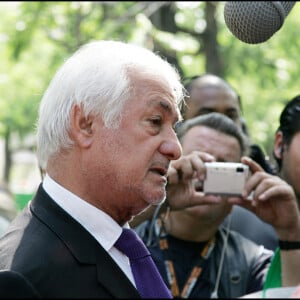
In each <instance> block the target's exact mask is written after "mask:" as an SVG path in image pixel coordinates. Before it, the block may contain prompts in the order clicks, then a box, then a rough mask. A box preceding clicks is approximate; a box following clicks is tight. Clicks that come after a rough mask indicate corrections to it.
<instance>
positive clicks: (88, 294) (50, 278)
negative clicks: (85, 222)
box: [0, 185, 140, 298]
mask: <svg viewBox="0 0 300 300" xmlns="http://www.w3.org/2000/svg"><path fill="white" fill-rule="evenodd" d="M0 269H2V270H3V269H10V270H14V271H17V272H19V273H21V274H23V276H24V277H25V278H26V279H27V280H28V281H29V282H30V283H31V284H32V285H33V286H34V287H35V289H36V290H37V291H38V293H39V294H40V295H41V296H42V297H46V298H140V296H139V294H138V292H137V290H136V289H135V287H134V286H133V285H132V284H131V282H130V280H129V279H128V278H127V276H126V275H125V274H124V273H123V271H122V270H121V269H120V268H119V267H118V265H117V264H116V263H115V262H114V260H113V259H112V258H111V257H110V255H109V254H108V253H107V252H106V251H105V250H104V249H103V247H102V246H101V245H100V244H99V243H98V242H97V241H96V240H95V239H94V238H93V237H92V235H91V234H90V233H89V232H88V231H87V230H85V229H84V228H83V227H82V226H81V225H80V224H79V223H78V222H76V221H75V220H74V219H73V218H72V217H71V216H70V215H69V214H67V213H66V212H65V211H64V210H63V209H62V208H60V206H58V205H57V204H56V203H55V202H54V201H53V200H52V199H51V198H50V197H49V195H48V194H47V193H46V192H45V191H44V189H43V188H42V185H40V187H39V189H38V191H37V194H36V196H35V198H34V199H33V200H32V201H31V202H30V203H29V204H28V205H27V207H25V208H24V210H23V211H22V212H21V213H20V215H19V216H17V218H16V219H15V220H14V221H13V222H12V224H11V225H10V228H9V229H8V231H7V233H6V234H5V235H4V236H3V237H2V238H1V239H0Z"/></svg>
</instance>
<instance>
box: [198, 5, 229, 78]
mask: <svg viewBox="0 0 300 300" xmlns="http://www.w3.org/2000/svg"><path fill="white" fill-rule="evenodd" d="M217 5H218V3H217V2H209V1H207V2H206V3H205V20H206V30H205V32H204V35H203V50H204V55H205V57H206V66H205V67H206V72H208V73H213V74H215V75H218V76H220V77H223V75H224V71H223V65H222V61H221V57H220V53H219V45H218V41H217V34H218V26H217V20H216V9H217Z"/></svg>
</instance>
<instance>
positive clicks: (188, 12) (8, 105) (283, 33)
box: [0, 1, 300, 211]
mask: <svg viewBox="0 0 300 300" xmlns="http://www.w3.org/2000/svg"><path fill="white" fill-rule="evenodd" d="M224 4H225V2H214V1H196V2H194V1H193V2H189V1H184V2H181V1H177V2H169V1H166V2H164V1H160V2H143V1H119V2H118V1H116V2H115V1H113V2H111V1H95V2H89V1H85V2H80V1H76V2H73V1H68V2H55V1H51V2H49V1H46V2H38V1H36V2H22V1H20V2H12V1H7V2H6V1H1V2H0V61H1V63H0V182H1V185H0V192H1V193H2V194H3V195H5V196H3V197H2V196H1V193H0V209H1V207H2V206H3V205H4V206H5V205H6V206H9V205H11V204H7V203H8V202H9V201H6V202H5V200H2V199H4V198H5V197H11V199H12V200H13V202H14V204H15V209H16V210H17V211H18V210H20V209H22V208H23V207H24V205H25V204H26V203H27V201H28V200H29V199H31V197H32V195H33V193H34V192H35V190H36V188H37V186H38V184H39V183H40V181H41V176H40V172H39V168H38V166H37V161H36V156H35V124H36V119H37V110H38V105H39V101H40V100H41V97H42V95H43V92H44V91H45V89H46V87H47V85H48V84H49V81H50V79H51V78H52V76H53V75H54V73H55V71H56V70H57V68H58V67H59V66H60V65H61V64H62V62H63V61H64V60H65V59H66V58H67V57H69V55H70V54H71V53H73V52H74V51H75V50H77V49H78V47H79V46H80V45H82V44H84V43H86V42H89V41H92V40H98V39H114V40H122V41H126V42H131V43H136V44H139V45H142V46H144V47H147V48H149V49H151V50H153V51H155V52H158V53H160V54H161V55H162V56H164V57H166V58H167V59H168V61H169V62H171V63H172V64H174V65H175V66H176V67H177V68H178V70H179V71H180V73H181V76H182V78H185V77H191V76H194V75H197V74H201V73H204V72H210V73H214V74H216V75H219V76H221V77H223V78H224V79H225V80H227V81H228V82H229V83H230V84H231V85H232V86H233V87H234V88H235V89H236V90H237V91H238V93H239V94H240V95H241V99H242V106H243V116H244V118H245V120H246V123H247V125H248V127H249V131H250V135H251V138H252V140H253V142H255V143H257V144H259V145H260V146H261V147H262V148H263V149H264V151H265V152H266V153H267V154H268V155H269V157H270V160H272V159H273V157H272V147H273V135H274V131H275V130H276V128H277V126H278V118H279V113H280V111H281V109H282V107H283V105H284V102H285V101H286V100H288V99H290V98H292V97H293V96H295V95H296V94H297V93H299V92H300V85H299V81H300V63H299V52H300V18H299V14H300V5H299V4H298V3H297V4H296V5H295V7H294V8H293V9H292V11H291V12H290V14H289V15H288V17H287V18H286V20H285V22H284V24H283V27H282V28H281V29H280V30H279V31H278V32H277V33H275V35H274V36H273V37H272V38H270V39H269V40H268V41H266V42H264V43H261V44H255V45H250V44H246V43H243V42H241V41H240V40H238V39H237V38H236V37H234V36H233V35H232V33H231V32H230V31H229V29H228V28H227V27H226V25H225V21H224ZM5 203H6V204H5ZM11 209H14V208H11Z"/></svg>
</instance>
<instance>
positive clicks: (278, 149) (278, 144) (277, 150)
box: [274, 131, 284, 159]
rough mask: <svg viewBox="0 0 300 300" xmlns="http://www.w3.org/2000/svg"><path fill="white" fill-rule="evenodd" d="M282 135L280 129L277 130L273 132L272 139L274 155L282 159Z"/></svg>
mask: <svg viewBox="0 0 300 300" xmlns="http://www.w3.org/2000/svg"><path fill="white" fill-rule="evenodd" d="M283 146H284V143H283V135H282V132H281V131H277V132H276V134H275V141H274V155H275V157H276V158H278V159H282V154H283Z"/></svg>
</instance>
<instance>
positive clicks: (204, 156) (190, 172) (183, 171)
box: [168, 151, 215, 184]
mask: <svg viewBox="0 0 300 300" xmlns="http://www.w3.org/2000/svg"><path fill="white" fill-rule="evenodd" d="M214 160H215V159H214V157H213V156H212V155H210V154H208V153H205V152H200V151H193V152H192V153H190V154H189V155H183V156H181V157H180V158H179V159H178V160H174V161H172V162H171V164H170V167H169V170H168V182H169V183H170V184H177V183H179V182H181V181H183V182H186V181H188V180H191V179H193V178H199V179H202V180H203V179H204V177H205V166H204V162H208V161H214Z"/></svg>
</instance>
